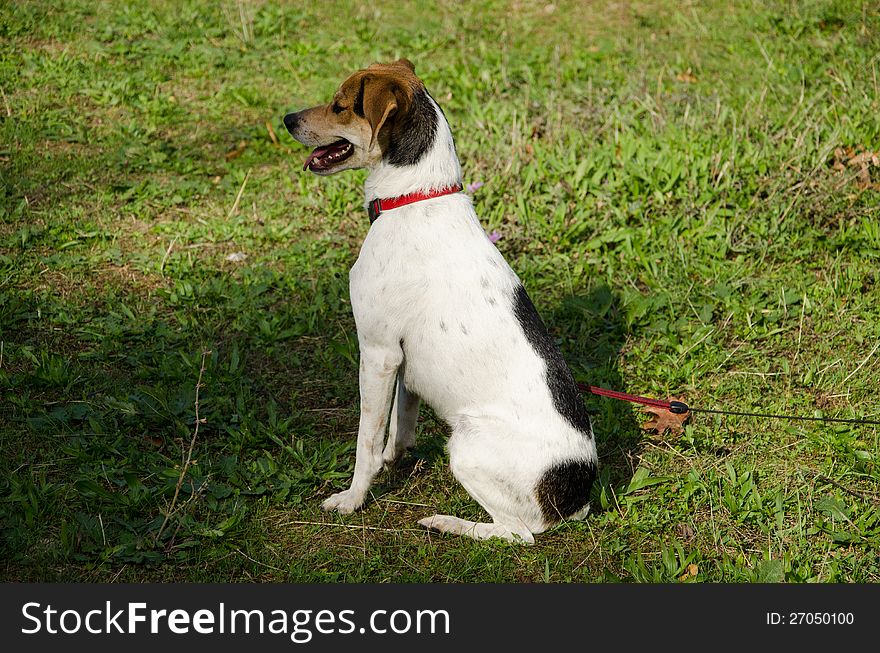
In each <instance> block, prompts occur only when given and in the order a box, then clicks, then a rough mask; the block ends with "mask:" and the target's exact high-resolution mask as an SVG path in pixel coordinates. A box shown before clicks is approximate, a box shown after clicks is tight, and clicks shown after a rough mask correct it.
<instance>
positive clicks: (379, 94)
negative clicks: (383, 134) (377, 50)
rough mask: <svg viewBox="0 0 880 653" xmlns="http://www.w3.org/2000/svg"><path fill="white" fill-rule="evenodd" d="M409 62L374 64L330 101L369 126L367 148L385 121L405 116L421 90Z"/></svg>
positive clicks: (347, 80)
mask: <svg viewBox="0 0 880 653" xmlns="http://www.w3.org/2000/svg"><path fill="white" fill-rule="evenodd" d="M415 72H416V67H415V66H414V65H413V64H412V62H411V61H409V59H399V60H398V61H395V62H393V63H374V64H372V65H371V66H370V67H369V68H366V69H364V70H359V71H358V72H356V73H354V74H353V75H351V76H350V77H349V78H348V79H346V80H345V81H344V82H343V83H342V86H340V87H339V90H338V91H337V92H336V95H335V96H334V98H333V105H332V106H334V107H337V108H339V107H342V108H350V109H351V111H352V112H353V113H354V115H355V116H356V117H359V118H365V119H366V120H367V121H368V122H369V123H370V130H371V137H370V147H373V146H375V144H376V140H377V137H378V135H379V132H380V131H381V129H382V127H383V126H384V125H385V123H386V122H387V121H388V119H389V118H391V117H393V116H395V115H397V114H401V115H403V114H406V113H407V112H408V111H409V107H410V104H412V98H413V95H415V93H416V92H417V91H419V90H420V89H423V88H424V85H423V84H422V81H421V80H420V79H419V78H418V77H416V75H415Z"/></svg>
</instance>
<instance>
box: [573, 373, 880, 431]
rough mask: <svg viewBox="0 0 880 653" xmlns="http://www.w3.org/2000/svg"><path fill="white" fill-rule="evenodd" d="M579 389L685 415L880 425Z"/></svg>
mask: <svg viewBox="0 0 880 653" xmlns="http://www.w3.org/2000/svg"><path fill="white" fill-rule="evenodd" d="M578 389H579V390H580V391H581V392H582V393H584V394H586V393H592V394H594V395H599V396H602V397H610V398H611V399H620V400H621V401H629V402H631V403H635V404H642V405H644V406H653V407H655V408H664V409H666V410H668V411H669V412H670V413H673V414H675V415H684V414H686V413H712V414H714V415H737V416H740V417H761V418H765V419H787V420H795V421H800V422H837V423H840V424H876V425H880V420H871V419H843V418H839V417H803V416H801V415H772V414H769V413H746V412H741V411H736V410H713V409H710V408H691V407H690V406H688V405H687V404H686V403H684V402H683V401H663V400H661V399H651V398H650V397H640V396H639V395H631V394H627V393H625V392H617V391H616V390H607V389H605V388H599V387H596V386H594V385H586V384H584V383H578Z"/></svg>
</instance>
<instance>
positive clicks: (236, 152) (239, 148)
mask: <svg viewBox="0 0 880 653" xmlns="http://www.w3.org/2000/svg"><path fill="white" fill-rule="evenodd" d="M245 148H247V141H239V143H238V145H236V146H235V148H234V149H232V150H229V151H228V152H227V153H226V154H225V155H224V156H225V157H226V160H227V161H232V159H237V158H238V157H240V156H241V155H242V153H243V152H244V151H245Z"/></svg>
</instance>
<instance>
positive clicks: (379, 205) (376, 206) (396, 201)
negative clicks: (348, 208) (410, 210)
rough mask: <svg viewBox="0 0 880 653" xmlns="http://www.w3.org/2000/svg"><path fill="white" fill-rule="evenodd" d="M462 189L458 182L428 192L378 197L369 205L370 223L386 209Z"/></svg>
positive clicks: (458, 191)
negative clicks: (454, 184)
mask: <svg viewBox="0 0 880 653" xmlns="http://www.w3.org/2000/svg"><path fill="white" fill-rule="evenodd" d="M462 190H463V188H462V185H461V184H458V185H456V186H447V187H445V188H438V189H437V190H432V191H430V192H428V193H410V194H409V195H398V196H397V197H388V198H386V199H379V198H376V199H374V200H373V201H372V202H370V203H369V204H368V205H367V213H369V214H370V224H373V223H374V222H375V221H376V218H378V217H379V216H380V215H382V213H384V212H385V211H390V210H391V209H397V208H400V207H401V206H406V205H407V204H412V203H413V202H421V201H422V200H429V199H433V198H435V197H443V196H444V195H451V194H452V193H460V192H461V191H462Z"/></svg>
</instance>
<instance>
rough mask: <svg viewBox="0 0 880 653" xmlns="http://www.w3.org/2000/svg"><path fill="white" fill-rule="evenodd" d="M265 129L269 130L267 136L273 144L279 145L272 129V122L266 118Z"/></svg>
mask: <svg viewBox="0 0 880 653" xmlns="http://www.w3.org/2000/svg"><path fill="white" fill-rule="evenodd" d="M266 131H268V132H269V138H270V139H271V141H272V142H273V143H274V144H275V145H281V143H279V142H278V136H276V135H275V130H274V129H272V123H271V122H269V121H268V120H267V121H266Z"/></svg>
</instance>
